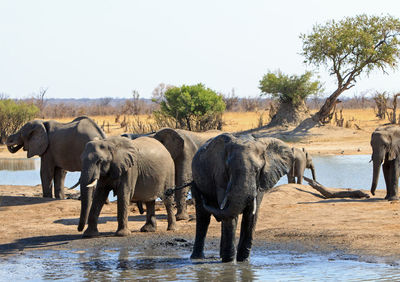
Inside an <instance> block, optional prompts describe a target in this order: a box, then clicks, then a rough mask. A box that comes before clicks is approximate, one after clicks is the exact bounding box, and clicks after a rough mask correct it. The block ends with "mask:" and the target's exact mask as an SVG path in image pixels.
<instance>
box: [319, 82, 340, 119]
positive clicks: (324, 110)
mask: <svg viewBox="0 0 400 282" xmlns="http://www.w3.org/2000/svg"><path fill="white" fill-rule="evenodd" d="M345 90H346V88H344V87H342V88H338V89H336V90H335V92H333V94H332V95H331V96H329V97H328V98H327V99H326V101H325V103H324V104H323V105H322V107H321V109H320V110H319V111H318V112H317V113H316V114H315V115H314V116H313V119H314V121H319V122H322V123H326V122H325V120H326V119H327V118H328V117H329V116H330V115H331V114H332V110H333V109H334V108H335V105H336V100H337V98H338V97H339V95H340V94H342V93H343V91H345Z"/></svg>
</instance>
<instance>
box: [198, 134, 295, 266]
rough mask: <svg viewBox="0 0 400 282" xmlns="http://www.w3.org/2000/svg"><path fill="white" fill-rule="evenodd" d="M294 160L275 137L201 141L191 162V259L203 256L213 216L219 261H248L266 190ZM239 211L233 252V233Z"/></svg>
mask: <svg viewBox="0 0 400 282" xmlns="http://www.w3.org/2000/svg"><path fill="white" fill-rule="evenodd" d="M292 161H293V153H292V150H291V148H290V147H289V146H287V145H286V144H285V143H284V142H282V141H280V140H278V139H275V138H258V139H255V138H253V137H252V136H249V135H248V136H241V137H239V138H236V137H234V136H233V135H231V134H221V135H219V136H217V137H215V138H214V139H212V140H210V142H207V143H206V144H205V145H203V146H202V147H201V148H200V149H199V150H198V151H197V153H196V155H195V156H194V158H193V162H192V169H193V181H194V184H193V186H192V193H193V196H194V198H195V200H196V201H195V202H196V238H195V242H194V246H193V252H192V255H191V258H192V259H199V258H204V251H203V249H204V241H205V237H206V234H207V230H208V226H209V224H210V217H211V215H213V216H214V217H215V218H216V219H217V220H218V221H222V230H221V245H220V256H221V258H222V261H223V262H228V261H232V260H234V259H235V257H236V259H237V261H245V260H247V259H248V258H249V255H250V250H251V246H252V240H253V235H254V230H255V226H256V221H257V215H258V212H259V207H260V204H261V201H262V198H263V196H264V192H265V191H267V190H269V189H270V188H272V187H273V186H274V185H275V184H276V183H277V182H278V180H279V179H280V178H281V177H282V176H283V175H285V174H286V173H287V172H288V171H289V168H290V166H291V164H292ZM240 214H242V223H241V229H240V239H239V244H238V248H237V255H236V247H235V234H236V227H237V222H238V216H239V215H240Z"/></svg>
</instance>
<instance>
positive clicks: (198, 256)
mask: <svg viewBox="0 0 400 282" xmlns="http://www.w3.org/2000/svg"><path fill="white" fill-rule="evenodd" d="M204 258H205V256H204V253H203V252H193V253H192V254H191V255H190V259H204Z"/></svg>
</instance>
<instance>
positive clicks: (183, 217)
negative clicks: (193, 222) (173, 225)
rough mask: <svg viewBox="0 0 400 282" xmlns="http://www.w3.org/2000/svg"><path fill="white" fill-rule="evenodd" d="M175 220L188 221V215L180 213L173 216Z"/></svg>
mask: <svg viewBox="0 0 400 282" xmlns="http://www.w3.org/2000/svg"><path fill="white" fill-rule="evenodd" d="M175 218H176V220H177V221H179V220H187V219H189V215H188V214H187V212H181V213H177V214H176V215H175Z"/></svg>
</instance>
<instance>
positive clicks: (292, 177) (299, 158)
mask: <svg viewBox="0 0 400 282" xmlns="http://www.w3.org/2000/svg"><path fill="white" fill-rule="evenodd" d="M292 152H293V156H294V160H293V165H292V167H291V168H290V170H289V173H288V174H287V178H288V183H296V178H297V184H302V183H303V175H304V171H305V169H306V168H308V169H310V170H311V174H312V178H313V180H314V181H316V180H317V179H316V177H315V167H314V164H313V161H312V158H311V155H310V154H309V153H308V152H307V151H306V149H304V148H302V149H299V148H295V147H293V148H292Z"/></svg>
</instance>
